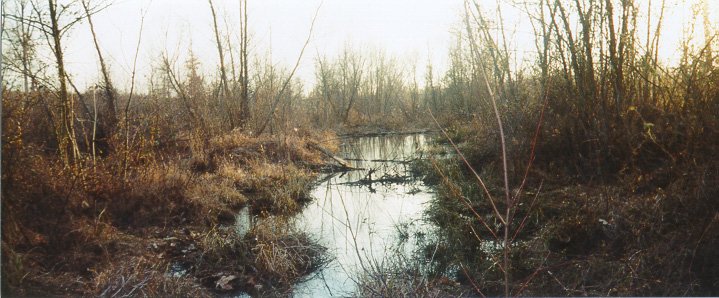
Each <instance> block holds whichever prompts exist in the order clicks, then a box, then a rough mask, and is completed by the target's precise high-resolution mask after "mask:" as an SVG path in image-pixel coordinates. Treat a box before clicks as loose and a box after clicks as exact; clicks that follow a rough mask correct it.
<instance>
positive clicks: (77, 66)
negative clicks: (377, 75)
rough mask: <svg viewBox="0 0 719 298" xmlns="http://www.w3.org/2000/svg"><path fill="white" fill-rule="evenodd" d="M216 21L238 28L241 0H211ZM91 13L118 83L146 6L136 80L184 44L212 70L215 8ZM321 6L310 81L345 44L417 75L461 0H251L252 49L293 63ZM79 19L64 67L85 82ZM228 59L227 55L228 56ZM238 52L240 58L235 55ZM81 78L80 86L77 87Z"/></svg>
mask: <svg viewBox="0 0 719 298" xmlns="http://www.w3.org/2000/svg"><path fill="white" fill-rule="evenodd" d="M214 2H215V3H214V4H215V6H216V7H215V8H216V10H217V12H218V17H219V18H221V20H220V22H221V23H220V27H223V28H222V29H221V30H222V31H227V29H226V27H225V25H224V23H225V21H224V20H225V19H226V20H227V22H228V26H229V29H230V30H229V31H230V32H232V34H235V35H236V37H237V35H239V33H238V32H237V31H236V30H239V23H238V19H239V18H238V15H239V5H238V1H225V0H214ZM113 3H114V4H113V5H112V6H111V7H110V8H108V9H107V10H105V11H103V12H101V13H99V14H98V15H96V16H95V17H94V18H93V21H94V23H95V26H96V28H95V30H96V32H97V33H98V38H99V43H100V45H101V47H102V49H103V52H104V53H106V55H107V56H108V57H109V58H108V59H110V64H111V67H112V70H113V72H115V74H114V77H115V81H116V82H117V83H116V84H117V85H118V87H119V88H121V89H122V88H128V87H129V80H128V79H127V78H129V77H130V72H131V69H132V60H133V57H134V53H135V46H136V44H137V39H138V32H139V28H140V20H141V16H142V14H143V13H145V23H144V29H143V33H142V45H141V50H140V54H139V56H138V77H137V78H138V82H137V83H140V84H143V82H140V81H142V80H145V81H146V80H147V79H146V78H145V77H146V76H147V75H148V74H149V70H150V67H151V66H152V63H156V62H157V57H159V56H160V54H161V53H162V52H163V51H167V52H168V53H170V55H173V54H177V55H178V58H179V59H178V61H179V62H182V61H184V60H185V59H186V58H185V57H186V54H187V52H188V49H189V48H190V47H191V48H192V50H193V53H194V54H195V55H197V56H198V57H199V58H200V61H201V62H202V64H203V65H202V66H203V70H204V72H205V73H213V72H214V71H215V69H216V65H218V61H219V59H218V55H217V50H216V46H215V44H214V42H215V41H214V32H213V31H212V30H213V29H212V16H211V12H210V9H209V5H208V2H207V1H203V0H191V1H190V0H187V1H176V0H175V1H173V0H152V1H148V0H116V1H114V2H113ZM318 7H319V12H318V15H317V20H316V23H315V28H314V30H313V32H312V36H311V40H310V44H309V45H308V48H307V50H306V51H305V53H304V56H303V58H302V60H301V64H300V66H299V68H298V70H297V74H296V76H297V77H298V78H300V79H301V80H302V81H303V82H304V83H305V85H306V86H310V85H311V84H312V82H313V81H314V60H315V58H316V57H317V55H318V54H320V55H326V56H328V57H334V56H337V55H338V53H339V52H340V51H341V50H342V49H343V48H344V47H345V46H346V45H348V46H352V47H356V48H362V49H366V50H369V49H380V48H381V49H384V50H385V52H386V53H387V54H388V55H392V56H395V57H398V58H399V59H400V62H406V64H405V65H409V64H412V63H416V64H417V69H418V72H419V77H421V76H422V73H423V71H424V69H425V67H426V64H427V63H428V61H430V60H431V61H432V63H433V64H437V65H435V68H439V69H442V68H446V60H447V56H448V49H449V46H448V45H449V44H450V42H451V34H450V33H451V29H452V27H453V25H455V24H456V23H457V22H458V20H459V19H460V15H461V9H462V7H463V1H462V0H443V1H435V0H393V1H386V0H385V1H382V0H364V1H358V0H325V1H319V0H285V1H280V0H262V1H253V0H250V1H248V14H249V17H248V19H249V30H250V34H251V37H252V40H251V41H250V43H251V45H250V47H251V51H253V52H254V53H255V54H260V55H266V56H269V57H271V60H272V61H273V63H274V64H276V65H280V66H285V67H287V68H291V67H292V66H293V65H294V64H295V61H296V60H297V58H298V56H299V53H300V50H301V49H302V46H303V44H304V42H305V40H306V39H307V37H308V34H309V29H310V25H311V22H312V17H313V16H314V15H315V12H316V11H317V9H318ZM84 27H87V26H86V25H81V26H80V27H78V28H77V29H75V30H74V31H73V32H72V35H70V41H69V42H68V43H67V44H68V47H69V48H70V50H67V51H66V53H67V60H68V64H69V69H70V71H71V72H72V73H73V75H74V77H75V80H76V81H78V82H80V83H79V84H78V85H79V86H83V85H85V84H86V82H87V84H91V83H90V82H92V81H93V80H97V78H99V75H98V72H99V70H98V66H97V59H96V58H95V57H96V56H97V54H96V53H95V52H94V47H93V43H92V39H91V37H90V36H89V29H86V28H84ZM226 59H229V58H226ZM235 59H237V58H235ZM79 86H78V87H79Z"/></svg>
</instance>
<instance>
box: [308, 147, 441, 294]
mask: <svg viewBox="0 0 719 298" xmlns="http://www.w3.org/2000/svg"><path fill="white" fill-rule="evenodd" d="M427 142H428V138H427V137H426V136H425V135H403V136H389V137H388V136H382V137H362V138H356V139H352V140H348V141H347V142H346V144H345V145H344V146H343V148H342V152H343V156H342V157H343V158H345V159H347V160H348V161H350V162H352V163H353V165H354V166H356V167H358V168H362V169H363V170H358V171H352V172H347V173H343V174H336V175H330V176H327V177H325V179H324V180H320V181H322V182H321V183H320V184H319V185H318V186H317V187H316V188H315V189H314V190H313V196H314V197H315V200H313V202H312V203H310V204H309V205H308V206H307V207H306V209H305V210H304V211H303V212H302V214H301V215H299V216H298V217H297V218H296V225H297V226H298V227H299V228H300V229H302V230H304V231H307V232H308V233H310V234H311V235H314V237H316V238H317V239H318V240H319V241H320V243H321V244H322V245H324V246H326V247H327V248H328V253H329V254H331V255H332V257H334V258H335V260H334V261H333V262H331V263H330V264H329V265H328V266H327V267H326V268H324V269H323V270H321V271H320V272H318V273H317V275H316V276H314V277H311V278H310V279H309V280H307V281H306V282H303V283H300V284H298V285H296V287H295V290H294V294H295V295H296V296H308V297H322V296H348V295H351V294H352V292H354V290H355V281H354V280H353V278H356V277H357V276H358V275H359V274H358V273H360V272H361V271H362V270H363V268H366V267H367V266H369V264H370V262H372V263H373V264H377V263H381V262H383V260H386V257H387V256H389V255H392V254H396V253H400V254H404V255H406V256H409V255H410V253H411V252H412V251H413V250H414V249H415V248H416V243H414V241H406V240H408V238H410V237H413V235H422V234H423V233H426V230H428V229H429V228H430V227H429V226H428V224H426V223H424V222H423V221H421V217H422V213H423V210H424V208H425V207H426V203H428V202H429V201H430V199H431V198H432V194H431V192H430V189H429V187H427V186H425V185H424V184H423V183H422V182H421V181H420V180H419V178H418V177H414V176H413V175H412V173H411V171H410V166H411V165H410V163H409V162H410V161H411V160H413V159H416V158H421V156H420V153H419V150H420V149H424V148H425V147H426V145H427Z"/></svg>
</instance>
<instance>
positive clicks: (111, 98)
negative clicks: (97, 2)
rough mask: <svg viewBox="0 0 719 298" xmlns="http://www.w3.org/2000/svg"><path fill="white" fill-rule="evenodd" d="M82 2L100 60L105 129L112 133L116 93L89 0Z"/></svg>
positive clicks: (115, 121)
mask: <svg viewBox="0 0 719 298" xmlns="http://www.w3.org/2000/svg"><path fill="white" fill-rule="evenodd" d="M80 3H82V8H83V9H84V11H85V17H86V18H87V22H88V24H89V25H90V33H92V41H93V43H94V44H95V50H96V51H97V58H98V60H99V62H100V72H101V73H102V78H103V81H104V86H103V88H102V89H103V91H104V93H105V101H106V102H107V112H108V113H107V130H108V132H109V133H112V131H113V130H114V128H115V126H116V125H117V114H116V110H115V104H116V102H117V95H116V94H117V93H116V92H115V87H113V85H112V80H111V79H110V72H109V70H108V67H107V63H105V59H104V58H103V57H102V51H101V50H100V43H99V42H98V41H97V34H96V33H95V25H94V24H93V23H92V14H93V13H91V9H90V0H82V1H80ZM95 12H97V10H96V9H94V13H95Z"/></svg>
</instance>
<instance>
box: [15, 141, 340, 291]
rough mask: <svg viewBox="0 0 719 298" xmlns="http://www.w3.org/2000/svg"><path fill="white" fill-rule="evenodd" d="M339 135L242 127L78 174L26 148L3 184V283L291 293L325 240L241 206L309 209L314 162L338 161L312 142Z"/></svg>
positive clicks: (26, 287)
mask: <svg viewBox="0 0 719 298" xmlns="http://www.w3.org/2000/svg"><path fill="white" fill-rule="evenodd" d="M332 139H336V137H335V136H334V134H331V133H326V134H318V135H315V136H302V137H300V136H276V137H261V138H257V137H249V136H246V135H243V134H241V133H239V132H237V133H232V134H228V135H224V136H222V137H216V138H213V139H210V140H208V141H207V142H204V144H202V145H200V146H188V147H187V148H186V149H182V148H175V149H173V152H177V155H174V156H170V158H168V156H166V155H165V156H163V155H159V153H158V150H153V151H147V152H146V153H147V155H145V156H142V158H143V159H142V160H140V161H137V163H138V164H137V166H133V167H132V168H131V171H128V172H127V173H126V174H124V175H117V173H116V171H117V168H116V167H114V165H115V164H116V163H115V161H114V160H110V159H107V160H103V161H102V162H101V163H98V164H96V165H95V166H94V167H87V168H88V169H93V170H92V171H88V172H74V173H73V172H70V171H67V170H66V169H64V168H61V167H56V166H55V165H54V163H53V162H52V161H51V160H49V159H48V160H46V159H37V158H36V159H34V162H30V160H32V159H31V158H27V161H28V163H27V165H28V166H27V170H26V171H18V172H17V173H16V175H14V176H13V177H11V178H12V179H13V180H12V181H13V182H14V185H13V188H12V191H10V192H8V193H7V194H5V193H4V194H3V201H4V205H3V207H4V208H3V283H2V285H3V293H5V294H9V295H15V296H37V295H39V296H52V295H61V296H65V295H71V296H78V295H79V296H117V295H131V296H136V295H140V296H143V295H147V296H197V297H203V296H216V295H226V294H232V293H240V292H245V293H251V294H257V295H259V294H262V295H283V293H287V292H288V291H289V289H290V287H291V285H292V284H294V283H296V282H297V281H298V280H300V279H301V278H303V277H304V276H306V275H307V274H309V273H310V272H313V271H314V270H316V269H317V268H320V267H322V265H323V264H324V263H325V262H326V260H325V253H324V252H325V248H324V247H322V246H321V245H319V244H317V242H316V241H315V239H313V238H312V237H311V236H310V235H309V234H307V233H305V232H304V231H301V230H298V229H295V228H293V227H292V226H291V225H289V224H287V222H286V221H284V220H281V219H279V218H281V217H278V219H270V220H266V221H263V222H262V224H258V225H254V226H253V227H252V228H251V229H249V231H245V233H242V234H241V233H239V231H238V230H237V229H236V227H235V226H234V225H233V223H234V221H235V219H236V214H237V212H238V210H240V209H241V208H247V207H250V208H251V209H252V210H253V212H254V213H255V214H257V215H258V216H263V217H270V216H272V215H292V214H295V213H296V212H297V211H298V210H300V209H301V207H302V206H303V204H306V202H308V201H309V195H308V191H309V189H310V187H311V185H313V182H314V180H315V178H316V174H315V173H314V172H313V171H312V170H311V169H315V168H321V167H323V166H325V165H326V164H331V163H333V161H332V160H331V159H328V158H327V157H325V156H324V154H322V153H321V152H319V151H318V150H315V149H313V148H312V146H309V145H308V144H310V143H314V144H317V143H320V144H323V145H322V146H323V148H326V150H330V151H332V150H336V144H335V143H333V142H332V141H327V140H332ZM183 152H186V153H183ZM3 178H4V179H5V177H3ZM3 182H6V180H3ZM5 187H6V186H5V185H4V190H6V188H5ZM68 194H69V195H68Z"/></svg>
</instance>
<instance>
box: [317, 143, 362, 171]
mask: <svg viewBox="0 0 719 298" xmlns="http://www.w3.org/2000/svg"><path fill="white" fill-rule="evenodd" d="M307 146H308V147H309V148H312V149H316V150H317V151H319V152H322V153H323V154H324V155H327V156H328V157H329V158H331V159H333V160H334V161H336V162H337V163H338V164H339V165H340V166H342V168H343V169H346V170H361V169H360V168H355V167H353V166H352V165H351V164H350V163H349V162H347V161H346V160H344V159H342V158H340V157H338V156H336V155H334V154H332V152H330V151H329V150H327V149H325V148H323V147H322V146H320V145H318V144H315V143H309V144H307Z"/></svg>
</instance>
